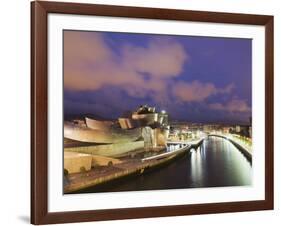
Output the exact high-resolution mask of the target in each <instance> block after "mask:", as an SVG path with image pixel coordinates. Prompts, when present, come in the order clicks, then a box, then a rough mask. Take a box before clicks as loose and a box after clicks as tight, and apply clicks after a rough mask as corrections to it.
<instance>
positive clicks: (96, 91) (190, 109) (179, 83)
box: [63, 31, 252, 123]
mask: <svg viewBox="0 0 281 226" xmlns="http://www.w3.org/2000/svg"><path fill="white" fill-rule="evenodd" d="M63 34H64V114H65V116H67V115H73V114H80V115H81V114H93V115H98V116H101V117H102V118H108V119H113V118H117V117H119V116H120V115H121V114H122V113H123V112H124V111H127V110H135V109H136V108H137V107H138V106H139V105H142V104H149V105H153V106H156V108H157V109H158V110H166V111H167V112H168V113H169V115H170V118H171V119H172V120H184V121H190V122H225V123H240V122H248V120H249V117H250V116H251V114H252V110H251V109H252V101H251V99H252V85H251V84H252V41H251V39H238V38H217V37H195V36H171V35H154V34H131V33H111V32H86V31H64V33H63Z"/></svg>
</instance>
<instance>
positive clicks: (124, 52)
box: [64, 31, 188, 96]
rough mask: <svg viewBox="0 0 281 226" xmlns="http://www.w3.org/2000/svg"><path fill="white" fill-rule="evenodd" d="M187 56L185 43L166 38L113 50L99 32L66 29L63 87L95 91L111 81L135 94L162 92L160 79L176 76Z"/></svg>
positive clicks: (162, 82)
mask: <svg viewBox="0 0 281 226" xmlns="http://www.w3.org/2000/svg"><path fill="white" fill-rule="evenodd" d="M187 58H188V57H187V54H186V52H185V50H184V47H183V46H182V45H181V44H179V43H177V42H173V41H172V40H168V39H167V40H165V41H159V40H151V41H150V42H149V43H148V45H147V46H146V47H139V46H132V45H124V46H121V51H120V53H116V52H114V51H113V50H112V49H111V48H110V47H109V46H108V44H107V43H106V42H105V40H104V38H103V36H102V35H101V34H100V33H95V32H75V31H65V33H64V81H65V88H66V89H70V90H78V91H79V90H92V91H94V90H98V89H101V88H102V87H103V86H106V85H108V86H110V85H112V86H119V87H120V88H122V89H123V90H125V91H127V92H128V94H130V95H135V96H143V95H144V94H145V93H149V92H151V91H152V92H153V91H154V92H155V91H157V92H163V91H164V90H165V88H166V82H165V81H163V79H167V78H169V77H175V76H178V75H179V74H180V73H181V72H182V70H183V66H184V63H185V61H186V60H187ZM144 75H146V76H147V77H145V76H144Z"/></svg>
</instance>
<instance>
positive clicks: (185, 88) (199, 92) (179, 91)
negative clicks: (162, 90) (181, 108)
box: [172, 81, 234, 102]
mask: <svg viewBox="0 0 281 226" xmlns="http://www.w3.org/2000/svg"><path fill="white" fill-rule="evenodd" d="M233 88H234V85H233V84H230V85H228V86H226V87H224V88H217V87H216V86H215V85H214V84H213V83H202V82H200V81H193V82H190V83H187V82H178V83H176V84H174V85H173V87H172V89H173V94H174V95H175V96H176V97H178V98H179V99H180V100H181V101H184V102H199V101H203V100H205V99H207V98H208V97H210V96H212V95H216V94H218V93H230V92H232V90H233Z"/></svg>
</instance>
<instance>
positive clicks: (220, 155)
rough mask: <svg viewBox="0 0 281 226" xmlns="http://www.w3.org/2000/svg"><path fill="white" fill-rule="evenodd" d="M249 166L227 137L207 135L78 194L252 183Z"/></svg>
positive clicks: (250, 167)
mask: <svg viewBox="0 0 281 226" xmlns="http://www.w3.org/2000/svg"><path fill="white" fill-rule="evenodd" d="M251 180H252V166H251V163H250V162H249V161H248V160H247V159H246V158H245V156H244V155H243V154H242V153H241V152H240V151H239V150H238V149H237V148H236V147H235V146H234V145H233V144H232V143H230V142H229V141H228V140H225V139H223V138H219V137H209V138H207V139H206V140H204V142H203V144H202V145H201V146H200V147H199V148H198V149H197V150H191V151H190V153H188V154H186V155H185V156H182V157H180V158H178V159H176V160H175V161H173V162H171V163H169V164H168V165H165V166H163V167H160V168H158V169H155V170H152V171H151V172H148V173H145V174H142V175H140V176H134V177H131V178H124V179H122V180H118V181H115V182H111V183H108V184H104V185H101V186H99V187H94V188H87V189H85V190H83V191H80V192H79V193H81V192H82V193H84V192H86V193H88V192H112V191H140V190H154V189H157V190H159V189H180V188H200V187H221V186H243V185H251Z"/></svg>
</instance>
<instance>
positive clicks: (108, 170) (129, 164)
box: [64, 138, 204, 193]
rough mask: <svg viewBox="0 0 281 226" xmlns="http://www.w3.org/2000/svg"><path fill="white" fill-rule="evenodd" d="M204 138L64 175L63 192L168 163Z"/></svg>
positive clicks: (199, 143)
mask: <svg viewBox="0 0 281 226" xmlns="http://www.w3.org/2000/svg"><path fill="white" fill-rule="evenodd" d="M203 140H204V138H200V139H198V140H197V141H192V142H190V143H182V142H181V143H180V144H179V146H181V147H180V148H177V149H175V150H169V151H168V150H166V151H164V152H161V153H159V154H157V155H153V156H150V157H146V158H137V157H135V158H129V159H125V160H122V161H121V162H120V163H117V164H113V165H110V166H97V167H93V168H92V169H91V170H90V171H87V172H82V173H74V174H69V175H65V176H64V193H73V192H76V191H79V190H82V189H85V188H88V187H92V186H97V185H100V184H103V183H107V182H110V181H113V180H117V179H120V178H124V177H127V176H132V175H135V176H138V175H140V174H143V173H146V172H147V171H150V170H154V169H156V168H158V167H162V166H164V165H165V164H168V163H169V162H171V161H172V160H175V159H176V158H178V157H180V156H181V155H183V154H185V153H188V152H189V151H190V149H191V148H197V147H198V146H200V145H201V144H202V142H203Z"/></svg>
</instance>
